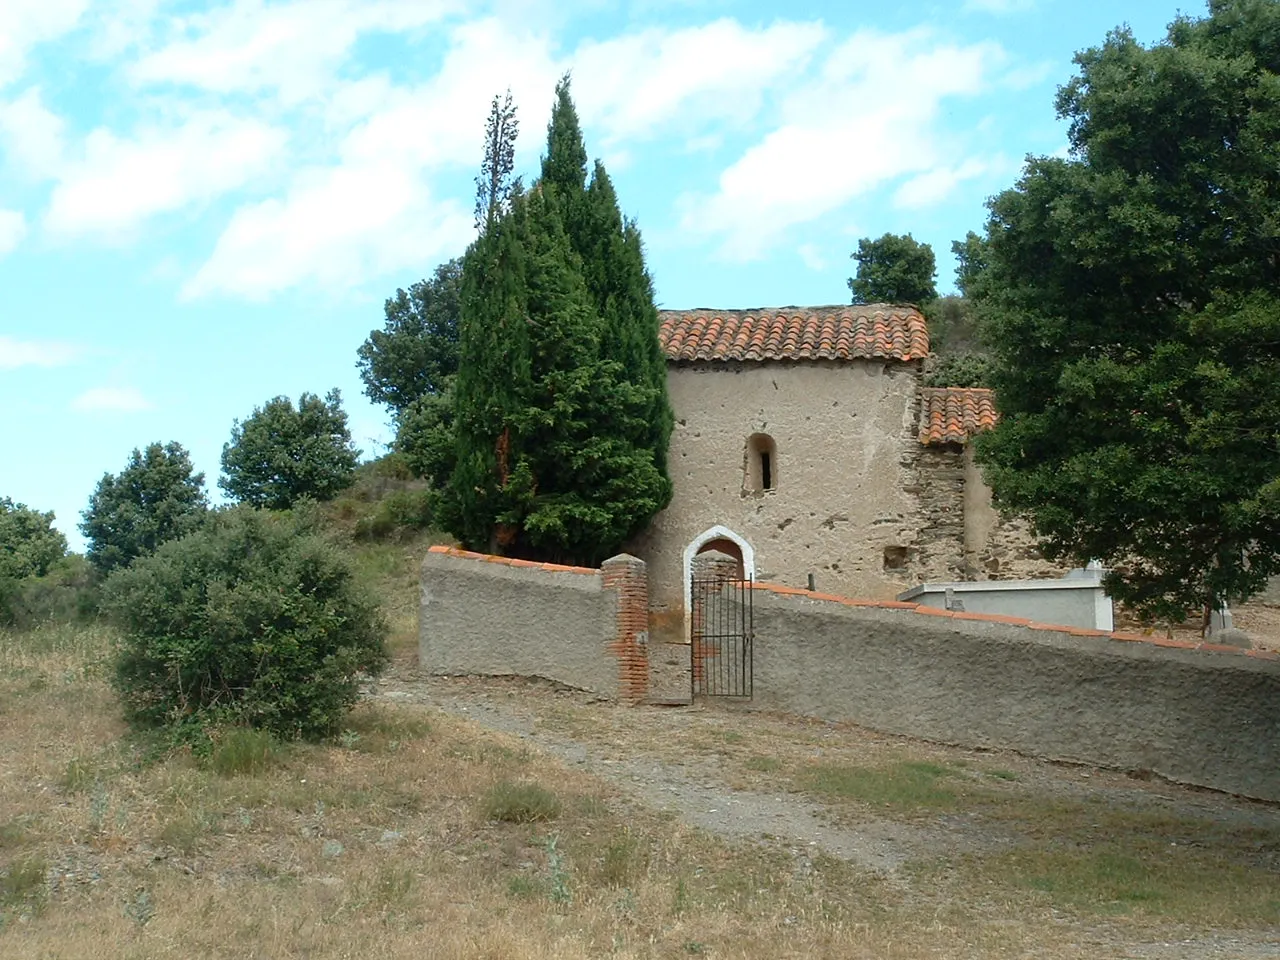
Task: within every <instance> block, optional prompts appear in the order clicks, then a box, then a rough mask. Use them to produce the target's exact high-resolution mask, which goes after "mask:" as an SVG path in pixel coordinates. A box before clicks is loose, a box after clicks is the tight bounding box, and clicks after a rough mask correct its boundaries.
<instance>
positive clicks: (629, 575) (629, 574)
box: [600, 553, 649, 703]
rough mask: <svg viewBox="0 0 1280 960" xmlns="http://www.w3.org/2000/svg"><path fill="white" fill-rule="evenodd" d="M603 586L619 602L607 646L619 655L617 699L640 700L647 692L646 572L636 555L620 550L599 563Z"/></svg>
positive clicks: (647, 603)
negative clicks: (610, 591) (615, 620)
mask: <svg viewBox="0 0 1280 960" xmlns="http://www.w3.org/2000/svg"><path fill="white" fill-rule="evenodd" d="M600 572H601V574H602V576H603V581H604V588H605V589H606V590H612V591H614V594H615V596H616V597H617V601H618V622H617V633H616V635H615V637H614V639H613V641H612V642H611V643H610V644H609V649H610V650H611V651H612V652H613V654H614V656H616V657H617V658H618V699H620V700H623V701H626V702H628V703H643V702H644V701H645V699H646V698H647V697H648V695H649V575H648V573H647V572H646V571H645V562H644V561H643V560H641V559H640V558H639V557H633V556H631V555H630V554H626V553H622V554H619V555H618V556H616V557H610V558H609V559H608V560H606V561H605V562H604V563H602V564H600Z"/></svg>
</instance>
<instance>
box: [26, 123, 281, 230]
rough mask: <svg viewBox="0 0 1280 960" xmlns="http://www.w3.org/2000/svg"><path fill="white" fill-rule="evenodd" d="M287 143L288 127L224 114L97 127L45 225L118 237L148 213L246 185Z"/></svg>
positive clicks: (66, 173)
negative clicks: (125, 134) (128, 128)
mask: <svg viewBox="0 0 1280 960" xmlns="http://www.w3.org/2000/svg"><path fill="white" fill-rule="evenodd" d="M285 141H286V135H285V133H284V132H283V131H282V130H279V129H277V128H274V127H271V126H268V125H267V124H265V123H263V122H261V121H259V120H251V119H242V118H238V117H234V116H232V115H230V114H228V113H225V112H210V113H202V114H196V115H194V116H191V117H189V118H188V119H187V120H186V121H185V122H184V123H182V124H181V125H180V126H177V127H148V128H145V129H143V130H142V131H141V132H139V133H138V134H137V135H136V136H135V137H133V138H130V139H122V138H120V137H117V136H116V135H115V134H114V133H111V132H110V131H108V130H95V131H94V132H93V133H91V134H89V136H88V138H87V139H86V141H85V144H84V148H83V159H80V160H79V161H77V162H76V163H74V164H71V165H68V166H67V167H66V168H65V169H64V170H63V171H62V172H61V174H60V176H59V182H58V184H57V186H56V187H55V188H54V191H53V196H52V198H51V200H50V203H49V211H48V214H47V216H46V218H45V226H46V228H47V229H48V230H49V231H50V232H51V233H53V234H55V235H57V236H62V237H78V236H96V237H99V238H103V239H115V238H118V237H120V236H121V235H126V234H128V233H129V231H130V230H132V229H133V228H134V227H136V226H137V225H138V224H139V223H141V222H142V221H143V220H145V219H146V218H147V217H150V216H153V215H155V214H159V213H166V212H170V211H174V210H178V209H181V208H182V207H184V206H186V205H187V204H190V203H199V202H206V201H208V200H211V199H213V198H215V197H217V196H219V195H220V194H222V193H225V192H227V191H230V190H234V189H237V188H239V187H242V186H244V185H245V184H247V183H248V182H250V181H251V180H253V179H254V178H255V177H258V176H260V175H262V174H264V173H266V172H267V171H268V170H269V169H270V168H271V166H272V164H273V163H274V162H276V161H277V160H278V159H279V157H280V156H281V154H282V153H283V150H284V146H285Z"/></svg>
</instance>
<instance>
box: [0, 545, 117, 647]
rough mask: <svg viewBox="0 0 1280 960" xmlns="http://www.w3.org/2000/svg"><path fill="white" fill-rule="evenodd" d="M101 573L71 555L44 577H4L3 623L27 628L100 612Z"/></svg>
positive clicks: (0, 588)
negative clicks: (99, 574) (15, 578)
mask: <svg viewBox="0 0 1280 960" xmlns="http://www.w3.org/2000/svg"><path fill="white" fill-rule="evenodd" d="M99 580H100V578H99V576H98V574H97V573H96V572H95V571H94V569H93V567H92V566H91V565H90V564H89V561H88V560H86V559H85V558H84V557H82V556H79V555H78V554H71V555H70V556H67V557H64V558H63V559H62V560H60V561H58V562H57V563H56V564H55V565H54V566H53V567H52V568H50V570H49V572H48V573H46V574H45V575H44V576H42V577H26V578H24V579H21V580H14V579H11V578H7V577H0V624H3V625H4V626H9V627H16V628H17V629H19V630H27V629H30V628H32V627H35V626H38V625H39V624H42V623H50V622H55V623H83V622H84V621H86V620H90V619H92V618H93V617H94V616H95V615H96V614H97V611H98V591H99Z"/></svg>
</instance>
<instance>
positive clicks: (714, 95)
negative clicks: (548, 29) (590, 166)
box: [572, 19, 827, 140]
mask: <svg viewBox="0 0 1280 960" xmlns="http://www.w3.org/2000/svg"><path fill="white" fill-rule="evenodd" d="M826 33H827V31H826V29H825V28H824V27H823V26H822V24H821V23H785V22H777V23H774V24H773V25H771V26H769V27H766V28H764V29H760V30H751V29H748V28H746V27H743V26H742V25H741V24H740V23H738V22H737V21H735V20H729V19H721V20H716V21H715V22H713V23H709V24H706V25H704V26H699V27H690V28H686V29H682V30H674V31H672V30H664V29H652V30H646V31H644V32H643V33H638V34H631V35H629V36H622V37H617V38H615V39H612V40H606V41H604V42H602V43H590V42H589V43H586V44H584V45H583V46H582V47H580V48H579V49H578V50H577V51H576V52H575V53H574V55H573V58H572V66H573V74H574V87H573V93H574V99H575V103H576V105H577V107H578V109H579V112H580V113H581V115H582V118H583V121H584V122H585V123H593V124H595V125H597V126H599V127H600V128H601V129H603V130H604V132H605V134H606V137H607V138H609V139H610V140H618V139H630V140H635V139H640V138H644V137H649V136H652V135H653V134H654V133H656V132H658V131H659V130H662V131H664V132H669V131H670V129H671V125H672V123H673V122H674V123H675V124H676V125H677V126H678V127H690V126H695V127H701V126H702V125H704V124H705V123H706V122H707V121H708V120H709V119H719V118H727V119H736V120H739V121H744V120H747V119H750V118H751V117H753V116H754V115H755V114H756V112H757V111H758V110H759V108H760V103H761V98H762V96H763V94H764V92H765V91H766V90H768V89H769V88H771V87H773V86H774V85H775V84H776V83H777V81H778V80H779V78H781V77H786V76H789V75H791V74H793V73H794V72H795V71H796V70H798V69H800V68H802V67H803V65H804V63H805V62H806V60H807V59H808V57H809V56H810V54H811V53H812V52H813V51H814V49H815V48H817V46H818V45H819V44H820V43H821V42H822V41H823V39H824V38H825V37H826Z"/></svg>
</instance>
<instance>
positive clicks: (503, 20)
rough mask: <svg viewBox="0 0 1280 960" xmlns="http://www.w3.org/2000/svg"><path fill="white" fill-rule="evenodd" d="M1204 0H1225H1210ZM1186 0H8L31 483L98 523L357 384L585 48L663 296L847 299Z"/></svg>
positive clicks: (1050, 125) (20, 470) (526, 165)
mask: <svg viewBox="0 0 1280 960" xmlns="http://www.w3.org/2000/svg"><path fill="white" fill-rule="evenodd" d="M1184 9H1187V10H1188V12H1190V13H1193V14H1197V15H1199V14H1200V13H1202V9H1203V8H1202V7H1200V6H1199V5H1196V6H1193V7H1190V8H1184ZM1177 12H1178V8H1176V7H1175V6H1174V5H1172V4H1169V3H1164V2H1147V0H1141V2H1131V3H1128V4H1124V5H1121V6H1116V5H1114V4H1110V3H1101V2H1087V0H1085V2H1081V0H963V2H956V3H931V2H910V0H905V2H902V3H897V4H893V3H883V2H877V3H866V2H856V0H844V2H819V0H795V2H792V3H789V4H786V5H779V4H774V3H763V2H728V0H684V2H681V0H634V2H630V3H621V2H617V3H615V2H607V0H496V2H490V3H486V2H477V0H292V2H274V3H267V2H264V0H232V2H229V3H214V4H204V3H194V2H165V0H96V2H95V0H0V496H10V497H12V498H13V499H15V500H18V501H22V502H25V503H27V504H28V505H30V506H33V507H38V508H40V509H43V510H54V511H56V513H57V525H58V526H59V528H60V529H62V530H63V531H64V532H65V533H66V534H67V535H68V537H69V538H70V540H71V542H72V544H73V546H76V547H79V546H81V545H82V541H81V540H80V538H79V535H78V533H77V532H76V529H75V527H76V523H77V522H78V520H79V513H80V511H81V510H82V509H83V508H84V506H85V504H86V503H87V500H88V497H89V494H90V492H91V491H92V490H93V487H94V485H95V483H96V482H97V481H98V479H99V478H100V477H101V476H102V474H103V472H105V471H111V472H116V471H118V470H119V469H120V468H121V467H122V466H123V465H124V462H125V460H126V458H127V457H128V454H129V451H130V450H132V449H133V448H134V447H138V446H143V445H145V444H147V443H149V442H152V441H169V440H177V441H178V442H180V443H182V444H183V445H184V446H186V447H187V448H188V449H189V450H190V451H191V452H192V455H193V458H194V459H195V461H196V464H197V467H198V468H199V469H201V470H203V471H204V472H205V474H206V482H207V484H208V486H209V489H210V492H211V494H213V495H214V498H215V499H217V488H216V479H217V475H218V460H219V455H220V452H221V449H222V445H223V443H225V442H226V440H227V437H228V435H229V432H230V429H231V426H232V422H233V421H234V420H235V419H236V418H243V417H245V416H247V415H248V414H250V413H251V412H252V410H253V408H254V407H255V406H256V405H260V404H262V403H263V402H265V401H266V400H268V399H269V398H271V397H273V396H276V395H279V394H285V395H289V396H291V397H293V398H295V399H296V398H297V396H298V394H299V393H301V392H302V391H312V392H315V393H324V392H325V391H326V390H328V389H329V388H331V387H335V386H336V387H339V388H341V390H342V392H343V396H344V398H345V401H346V407H347V410H348V412H349V414H350V417H351V425H352V431H353V433H354V435H355V437H356V439H357V442H358V444H359V445H360V447H361V448H362V449H363V450H364V451H365V452H366V455H372V454H376V453H379V452H381V450H382V449H383V447H382V444H383V443H385V441H386V440H387V439H389V431H388V430H387V427H386V417H385V414H384V412H383V411H382V410H381V409H380V408H376V407H374V406H372V405H370V404H369V403H368V401H367V400H366V399H365V398H364V396H363V395H362V393H361V389H360V387H361V385H360V381H359V378H358V375H357V373H356V369H355V356H356V348H357V347H358V346H359V344H360V343H361V342H362V341H363V340H364V338H365V337H366V336H367V335H368V333H369V331H370V330H371V329H372V328H374V327H378V326H380V325H381V323H382V302H383V300H384V299H385V298H386V297H387V296H389V295H391V294H392V293H393V292H394V291H395V289H396V288H397V287H402V286H408V285H409V284H410V283H412V282H414V281H415V280H418V279H421V278H422V277H424V276H426V275H427V274H428V273H429V272H430V271H431V269H432V267H433V266H434V265H435V264H437V263H438V262H440V261H441V260H443V259H447V258H448V257H450V256H453V255H455V254H457V253H460V252H461V251H462V250H463V249H465V247H466V245H467V243H468V242H469V240H470V238H471V231H472V227H471V209H472V195H473V194H472V191H473V187H472V178H473V176H474V174H475V171H476V168H477V166H478V164H479V160H480V154H481V138H482V132H483V123H484V117H485V112H486V108H487V104H488V101H489V100H490V98H491V97H492V96H493V95H494V94H495V93H497V92H500V91H502V90H505V89H506V88H507V87H510V88H511V89H512V91H513V93H514V95H515V98H516V101H517V103H518V105H519V108H520V120H521V127H522V130H523V131H524V132H523V135H522V137H521V141H520V154H519V166H520V168H521V169H522V170H524V171H526V172H532V171H533V170H534V169H535V167H536V163H537V159H538V156H539V152H540V150H541V148H542V144H543V140H544V136H545V127H546V121H547V117H548V114H549V112H550V105H551V99H552V90H553V87H554V85H555V81H556V78H557V77H558V76H560V75H561V74H562V73H563V72H564V71H565V70H572V72H573V77H574V83H573V91H574V96H575V100H576V101H577V104H578V108H579V112H580V114H581V116H582V120H583V126H584V130H585V134H586V138H587V147H588V150H589V152H590V153H591V154H592V156H593V157H594V156H599V157H601V158H603V159H604V160H605V162H606V164H607V165H608V167H609V171H610V173H611V175H612V176H613V178H614V181H615V183H616V185H617V188H618V191H619V195H620V198H621V201H622V204H623V207H624V209H625V211H626V212H627V213H628V214H629V215H631V216H634V217H636V218H637V220H638V221H639V224H640V226H641V229H642V230H643V232H644V236H645V240H646V245H647V249H648V257H649V267H650V270H651V272H652V273H653V276H654V281H655V285H656V289H657V296H658V300H659V304H660V305H661V306H667V307H693V306H713V307H750V306H768V305H782V304H824V303H838V302H844V301H845V300H846V299H847V296H848V290H847V287H846V279H847V277H848V276H849V273H850V265H851V264H850V260H849V253H850V251H851V250H852V249H854V248H855V247H856V244H857V239H858V237H860V236H867V235H872V236H878V235H880V234H882V233H884V232H886V231H893V232H898V233H902V232H911V233H912V234H914V235H915V236H916V238H917V239H921V240H927V241H929V242H930V243H932V244H933V246H934V249H935V250H936V251H937V252H938V254H939V257H938V260H939V285H940V287H942V288H943V289H947V288H950V287H951V285H952V276H953V269H954V264H953V262H952V259H951V256H950V253H949V249H950V243H951V241H952V240H954V239H957V238H959V237H962V236H963V235H964V234H965V232H966V231H967V230H970V229H980V227H981V224H982V221H983V218H984V207H983V204H984V202H985V200H986V198H987V197H989V196H990V195H992V194H993V193H995V192H997V191H999V190H1001V189H1003V188H1005V187H1007V186H1009V185H1011V184H1012V183H1013V181H1014V180H1015V178H1016V176H1017V174H1018V171H1019V169H1020V167H1021V164H1022V161H1023V158H1024V157H1025V156H1026V155H1027V154H1051V153H1056V152H1060V151H1062V150H1063V149H1064V147H1065V130H1064V127H1063V125H1062V124H1061V123H1060V122H1058V121H1057V120H1056V119H1055V117H1054V112H1053V96H1054V91H1055V90H1056V88H1057V86H1058V85H1059V84H1061V83H1062V82H1064V81H1065V80H1066V79H1068V78H1069V77H1070V76H1071V73H1072V65H1071V58H1072V56H1073V54H1074V53H1075V51H1077V50H1079V49H1081V48H1084V47H1087V46H1090V45H1093V44H1096V43H1099V42H1101V40H1102V39H1103V37H1104V36H1105V34H1106V32H1107V31H1108V30H1109V29H1111V28H1113V27H1115V26H1117V25H1119V24H1120V23H1121V22H1127V23H1128V24H1130V25H1131V27H1132V28H1133V30H1134V31H1135V33H1136V34H1137V35H1138V37H1139V39H1141V40H1143V41H1144V42H1150V41H1154V40H1156V39H1158V38H1159V37H1160V36H1162V35H1163V32H1164V27H1165V25H1166V24H1167V22H1168V21H1169V20H1170V19H1172V18H1173V17H1174V15H1175V14H1176V13H1177Z"/></svg>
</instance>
